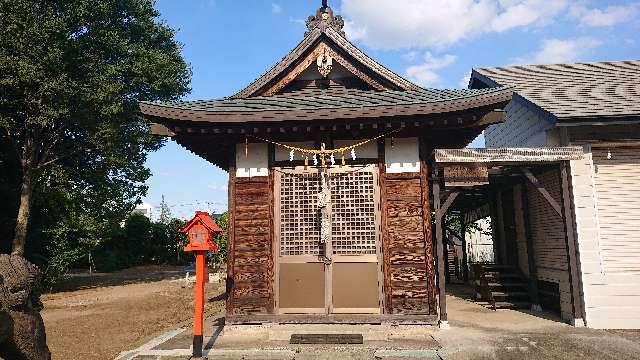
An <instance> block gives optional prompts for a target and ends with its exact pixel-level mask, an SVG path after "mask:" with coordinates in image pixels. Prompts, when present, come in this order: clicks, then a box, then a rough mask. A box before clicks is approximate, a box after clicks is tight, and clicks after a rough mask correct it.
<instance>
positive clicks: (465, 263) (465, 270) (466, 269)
mask: <svg viewBox="0 0 640 360" xmlns="http://www.w3.org/2000/svg"><path fill="white" fill-rule="evenodd" d="M460 224H461V226H462V228H461V230H462V234H461V235H462V239H461V240H462V266H463V268H462V279H463V280H464V282H465V283H466V282H467V281H469V255H468V254H467V224H465V222H464V219H463V216H462V215H461V216H460Z"/></svg>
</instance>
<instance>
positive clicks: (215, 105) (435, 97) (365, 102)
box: [141, 87, 509, 112]
mask: <svg viewBox="0 0 640 360" xmlns="http://www.w3.org/2000/svg"><path fill="white" fill-rule="evenodd" d="M505 90H506V91H507V92H509V90H508V89H506V88H504V87H498V88H488V89H477V90H475V89H474V90H468V89H451V90H449V89H420V90H413V91H392V90H387V91H378V92H376V91H363V92H359V93H357V94H344V95H320V96H313V97H293V96H281V95H277V96H271V97H253V98H246V99H231V98H225V99H218V100H199V101H174V102H142V103H141V104H142V105H147V106H153V107H166V108H172V109H182V110H190V111H206V112H257V111H269V110H273V111H288V110H316V109H336V108H360V107H370V106H393V105H413V104H428V103H438V102H448V101H452V100H464V99H470V98H475V97H478V96H482V95H488V94H497V93H503V92H505ZM142 107H143V109H144V106H142ZM143 111H144V110H143Z"/></svg>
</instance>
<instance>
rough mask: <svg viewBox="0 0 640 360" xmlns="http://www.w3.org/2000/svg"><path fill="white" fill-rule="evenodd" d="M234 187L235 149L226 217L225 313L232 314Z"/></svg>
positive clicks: (230, 159)
mask: <svg viewBox="0 0 640 360" xmlns="http://www.w3.org/2000/svg"><path fill="white" fill-rule="evenodd" d="M235 189H236V151H235V148H234V149H232V150H231V151H230V152H229V189H228V191H229V199H228V203H229V209H228V219H227V289H226V293H227V304H226V313H227V314H233V313H234V310H235V309H234V307H235V300H236V299H235V295H234V289H235V286H234V285H235V282H234V271H233V270H234V258H235V238H236V237H235V216H236V215H235V203H236V201H235V199H236V194H235Z"/></svg>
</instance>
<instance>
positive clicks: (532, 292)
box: [521, 183, 541, 310]
mask: <svg viewBox="0 0 640 360" xmlns="http://www.w3.org/2000/svg"><path fill="white" fill-rule="evenodd" d="M525 185H526V184H524V183H523V184H522V186H521V189H522V190H521V199H522V210H523V213H522V215H523V218H524V219H523V220H524V237H525V240H526V244H527V263H528V265H529V296H530V297H531V310H534V309H535V310H540V309H541V307H540V294H539V291H538V268H537V266H536V256H535V249H534V245H533V235H532V234H533V232H532V230H531V218H530V209H531V207H530V206H529V197H528V196H527V192H528V191H527V187H526V186H525Z"/></svg>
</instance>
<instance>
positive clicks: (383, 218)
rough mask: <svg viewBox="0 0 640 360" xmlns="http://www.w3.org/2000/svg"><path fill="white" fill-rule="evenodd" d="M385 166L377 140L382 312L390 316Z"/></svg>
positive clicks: (381, 139) (389, 265)
mask: <svg viewBox="0 0 640 360" xmlns="http://www.w3.org/2000/svg"><path fill="white" fill-rule="evenodd" d="M386 170H387V169H386V166H385V141H384V137H383V138H380V139H379V140H378V172H379V174H380V176H379V178H378V179H379V180H378V181H379V182H380V228H381V229H380V230H381V231H380V232H381V234H380V236H381V241H382V262H383V264H382V277H383V281H382V282H383V286H382V292H383V311H384V313H385V314H391V313H393V311H392V309H393V308H392V304H391V294H392V289H391V254H390V252H391V249H390V248H389V227H388V226H387V186H386V181H385V179H386Z"/></svg>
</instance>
